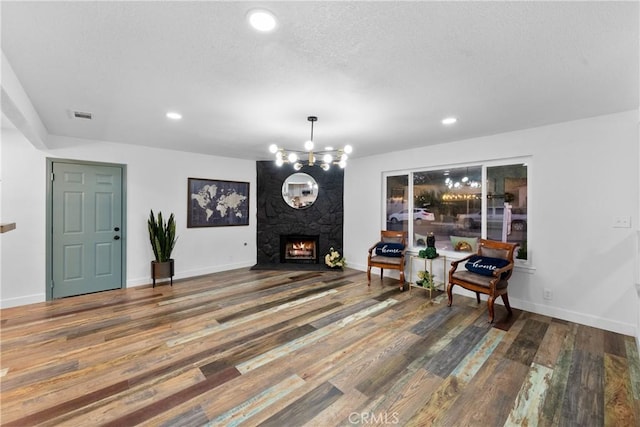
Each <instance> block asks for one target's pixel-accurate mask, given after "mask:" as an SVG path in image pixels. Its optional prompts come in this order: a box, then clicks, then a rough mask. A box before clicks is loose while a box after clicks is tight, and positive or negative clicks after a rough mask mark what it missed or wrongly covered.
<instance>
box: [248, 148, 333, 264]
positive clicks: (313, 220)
mask: <svg viewBox="0 0 640 427" xmlns="http://www.w3.org/2000/svg"><path fill="white" fill-rule="evenodd" d="M256 172H257V173H256V187H257V189H256V194H257V237H256V243H257V245H256V246H257V254H256V261H257V264H258V265H260V266H262V267H265V266H268V265H274V267H275V266H277V265H280V266H282V265H286V264H287V263H289V262H291V260H289V259H287V258H286V256H283V255H286V253H285V252H284V250H283V246H282V243H281V236H307V237H308V236H311V237H314V240H315V239H316V238H317V240H315V246H316V249H315V254H314V260H313V261H309V260H308V259H296V260H295V261H293V262H295V263H296V264H299V265H300V266H301V267H308V268H311V267H312V266H313V265H314V264H315V265H317V267H318V268H322V267H323V266H324V263H323V262H322V259H323V258H324V256H325V254H327V253H328V252H329V248H331V247H333V248H335V249H337V250H339V251H340V252H344V251H343V246H342V233H343V215H344V203H343V184H344V171H343V170H342V169H340V168H339V167H332V168H331V169H330V170H328V171H326V172H325V171H324V170H322V169H321V168H320V167H319V166H308V165H305V166H303V167H302V169H301V170H300V171H299V172H303V173H306V174H309V175H311V176H312V177H313V178H314V179H315V180H316V182H317V183H318V197H317V199H316V201H315V203H313V205H311V206H309V207H308V208H305V209H294V208H292V207H291V206H289V205H288V204H287V203H286V202H285V201H284V199H283V198H282V184H283V183H284V181H285V179H287V177H288V176H289V175H291V174H293V173H295V172H296V171H295V170H293V168H292V167H291V165H283V166H282V167H278V166H276V165H275V164H274V162H273V161H258V162H256ZM296 250H298V249H296ZM302 250H308V249H302ZM299 253H300V254H302V252H299ZM305 264H306V265H305ZM294 265H295V264H294Z"/></svg>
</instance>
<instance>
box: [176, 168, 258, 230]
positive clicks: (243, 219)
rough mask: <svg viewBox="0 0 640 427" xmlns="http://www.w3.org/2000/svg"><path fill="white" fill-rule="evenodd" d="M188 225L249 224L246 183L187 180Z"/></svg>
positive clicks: (247, 184)
mask: <svg viewBox="0 0 640 427" xmlns="http://www.w3.org/2000/svg"><path fill="white" fill-rule="evenodd" d="M188 181H189V182H188V187H189V188H188V190H187V195H188V197H189V200H188V204H187V228H194V227H221V226H231V225H249V183H248V182H237V181H221V180H217V179H202V178H189V179H188Z"/></svg>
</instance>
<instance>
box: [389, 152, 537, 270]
mask: <svg viewBox="0 0 640 427" xmlns="http://www.w3.org/2000/svg"><path fill="white" fill-rule="evenodd" d="M485 176H486V181H485V182H483V166H482V165H476V166H469V167H455V168H447V169H439V170H430V171H417V172H411V173H407V174H404V175H394V176H388V177H387V178H386V184H387V195H386V196H387V197H386V218H387V229H388V230H402V231H407V232H409V233H410V234H409V235H410V236H412V239H411V240H412V245H413V246H414V247H416V248H422V247H426V239H427V236H429V235H430V234H431V233H433V235H434V236H435V238H436V248H437V249H442V250H455V249H456V248H455V247H454V246H455V243H456V242H459V241H460V240H474V239H478V238H482V237H483V236H484V237H485V238H487V239H491V240H504V241H509V242H517V243H520V246H519V249H518V253H517V257H518V258H521V259H527V254H526V243H527V228H528V227H527V166H526V165H524V164H522V163H518V164H511V165H500V166H489V167H486V175H485ZM410 181H411V182H412V184H411V187H410V186H409V182H410ZM483 194H484V195H486V199H485V206H484V207H483ZM485 216H486V218H485ZM452 242H453V243H452Z"/></svg>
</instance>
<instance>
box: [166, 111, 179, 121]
mask: <svg viewBox="0 0 640 427" xmlns="http://www.w3.org/2000/svg"><path fill="white" fill-rule="evenodd" d="M167 118H169V119H171V120H180V119H181V118H182V114H180V113H176V112H175V111H169V112H168V113H167Z"/></svg>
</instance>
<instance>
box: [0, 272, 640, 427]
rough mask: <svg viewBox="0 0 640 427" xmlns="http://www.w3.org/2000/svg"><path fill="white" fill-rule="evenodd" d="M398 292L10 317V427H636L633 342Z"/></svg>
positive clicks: (337, 276)
mask: <svg viewBox="0 0 640 427" xmlns="http://www.w3.org/2000/svg"><path fill="white" fill-rule="evenodd" d="M505 314H506V311H505V310H504V308H503V307H502V306H496V319H498V323H496V324H495V325H494V326H491V325H489V324H488V323H487V317H488V316H487V311H486V304H484V303H482V304H480V305H477V304H476V303H475V300H474V299H471V298H466V297H463V296H460V295H455V296H454V305H453V307H451V308H449V307H447V306H446V299H445V296H444V295H443V294H441V293H440V294H439V295H438V296H437V297H436V298H434V301H433V302H432V303H430V301H429V298H428V296H427V294H426V292H423V291H422V290H420V289H418V290H416V289H414V290H412V291H411V293H409V292H399V291H398V288H397V281H395V280H392V279H387V278H385V280H384V281H383V282H380V281H379V278H378V277H376V280H372V285H371V287H370V288H369V287H367V284H366V274H365V273H363V272H359V271H354V270H346V271H344V272H339V271H338V272H335V271H324V272H315V271H300V272H292V271H264V270H263V271H252V270H249V269H243V270H235V271H229V272H224V273H218V274H212V275H208V276H203V277H199V278H195V279H190V280H182V281H176V282H174V285H173V287H169V285H164V284H163V285H160V286H156V288H155V289H152V288H151V286H149V287H136V288H131V289H128V290H122V291H111V292H103V293H99V294H93V295H85V296H81V297H74V298H68V299H64V300H57V301H55V302H51V303H42V304H34V305H30V306H24V307H19V308H10V309H4V310H1V311H0V315H1V325H2V336H1V356H2V359H1V366H0V375H1V395H0V398H1V411H2V412H1V423H2V425H6V426H10V425H15V426H30V425H55V426H58V425H68V426H95V425H106V426H129V425H145V426H201V425H212V426H217V425H229V426H231V425H248V426H252V425H263V426H301V425H308V426H334V425H402V426H428V425H438V426H503V425H505V426H523V425H528V426H535V425H539V426H556V425H558V426H565V425H570V426H573V425H575V426H634V425H640V403H639V402H640V362H639V360H638V350H637V347H636V345H635V340H634V339H633V338H632V337H628V336H623V335H619V334H615V333H611V332H607V331H603V330H599V329H594V328H590V327H586V326H582V325H577V324H573V323H568V322H565V321H560V320H557V319H551V318H548V317H544V316H540V315H535V314H532V313H527V312H522V311H519V310H515V313H514V316H513V317H511V318H510V319H508V322H505V323H500V321H501V319H502V321H504V320H505V318H504V317H505Z"/></svg>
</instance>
